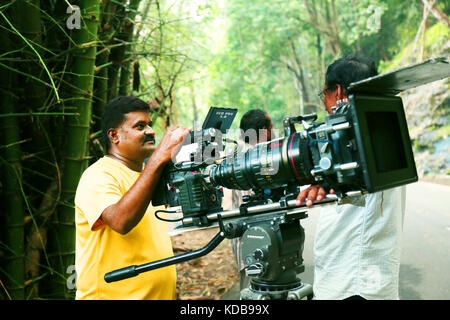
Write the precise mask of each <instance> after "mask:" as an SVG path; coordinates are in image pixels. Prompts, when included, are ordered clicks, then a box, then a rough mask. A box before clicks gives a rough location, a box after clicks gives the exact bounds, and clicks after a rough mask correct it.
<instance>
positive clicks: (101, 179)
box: [75, 97, 190, 300]
mask: <svg viewBox="0 0 450 320" xmlns="http://www.w3.org/2000/svg"><path fill="white" fill-rule="evenodd" d="M149 111H150V110H149V107H148V105H147V104H146V103H145V102H144V101H142V100H140V99H138V98H134V97H117V98H115V99H113V100H112V101H110V102H109V103H108V105H107V106H106V108H105V111H104V113H103V116H102V131H103V137H104V140H105V144H106V147H107V148H106V150H107V155H106V156H104V157H103V158H101V159H99V160H98V161H97V162H95V163H94V164H92V165H91V166H90V167H89V168H87V169H86V171H85V172H84V173H83V175H82V177H81V179H80V182H79V185H78V188H77V192H76V195H75V223H76V251H75V252H76V253H75V268H76V272H77V293H76V299H133V300H134V299H161V300H168V299H174V297H175V284H176V269H175V266H169V267H165V268H161V269H157V270H153V271H150V272H147V273H144V274H141V275H139V276H137V277H134V278H130V279H125V280H122V281H118V282H113V283H106V282H105V280H104V275H105V273H107V272H109V271H112V270H115V269H119V268H123V267H126V266H129V265H134V264H136V265H139V264H143V263H147V262H150V261H155V260H159V259H164V258H167V257H169V256H172V255H173V251H172V244H171V240H170V237H169V235H168V234H167V224H166V223H164V222H162V221H160V220H158V219H156V217H155V216H154V214H153V213H154V210H155V208H153V207H152V206H151V205H150V201H151V200H152V195H153V191H154V189H155V186H156V184H157V182H158V180H159V178H160V176H161V173H162V170H163V168H164V165H165V164H166V163H167V162H168V161H170V159H171V158H172V157H173V156H174V155H175V154H176V152H177V151H178V149H179V147H180V145H181V143H182V141H183V138H184V136H185V135H187V134H188V133H189V131H190V130H189V129H185V128H182V127H178V126H177V127H175V128H172V129H170V130H168V132H167V133H166V135H165V136H164V137H163V139H162V141H161V143H160V144H159V145H158V147H157V148H156V150H155V151H154V152H153V154H152V155H151V157H150V159H149V160H148V162H147V164H146V165H145V166H144V160H145V159H146V158H148V157H149V156H150V154H151V151H152V149H153V148H154V144H155V138H154V136H155V132H154V131H153V129H152V128H151V126H152V121H151V119H150V116H149Z"/></svg>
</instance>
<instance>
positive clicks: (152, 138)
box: [142, 135, 155, 144]
mask: <svg viewBox="0 0 450 320" xmlns="http://www.w3.org/2000/svg"><path fill="white" fill-rule="evenodd" d="M148 141H151V142H153V143H155V136H153V135H151V136H145V137H144V138H143V139H142V143H143V144H144V143H146V142H148Z"/></svg>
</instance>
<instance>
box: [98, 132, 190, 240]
mask: <svg viewBox="0 0 450 320" xmlns="http://www.w3.org/2000/svg"><path fill="white" fill-rule="evenodd" d="M189 132H190V129H185V128H182V127H175V128H172V129H170V130H169V131H168V132H167V134H166V135H165V136H164V137H163V139H162V141H161V143H160V144H159V145H158V147H157V148H156V150H155V152H154V153H153V154H152V156H151V157H150V159H149V160H148V162H147V164H146V165H145V168H144V170H143V171H142V173H141V175H140V177H139V178H138V179H137V180H136V182H135V183H134V184H133V186H132V187H131V188H130V189H129V190H128V191H127V192H126V193H125V194H124V196H123V197H122V198H121V199H120V200H119V201H118V202H117V203H116V204H113V205H110V206H109V207H107V208H106V209H105V210H103V212H102V214H101V217H100V218H101V219H102V220H103V222H104V223H106V224H107V225H108V226H109V227H111V228H112V229H113V230H115V231H117V232H119V233H120V234H127V233H128V232H130V231H131V230H132V229H133V228H134V227H135V226H136V225H137V224H138V223H139V221H140V220H141V219H142V217H143V216H144V214H145V212H146V210H147V207H148V205H149V203H150V201H151V200H152V196H153V192H154V190H155V187H156V185H157V183H158V181H159V178H160V177H161V174H162V172H163V169H164V166H165V165H166V163H167V162H169V161H170V159H171V157H172V155H175V154H176V152H178V150H179V148H180V146H181V143H182V141H183V138H184V137H185V136H186V134H188V133H189Z"/></svg>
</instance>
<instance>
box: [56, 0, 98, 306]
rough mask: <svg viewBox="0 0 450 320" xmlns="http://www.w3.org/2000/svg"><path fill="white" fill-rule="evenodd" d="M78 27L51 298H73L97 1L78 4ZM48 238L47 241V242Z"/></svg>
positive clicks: (91, 83) (57, 221)
mask: <svg viewBox="0 0 450 320" xmlns="http://www.w3.org/2000/svg"><path fill="white" fill-rule="evenodd" d="M80 8H81V15H82V19H81V20H82V26H81V29H80V30H76V31H75V32H74V33H73V35H74V40H75V42H76V43H77V46H78V49H77V50H75V52H74V59H73V67H72V69H71V70H70V71H71V72H72V73H73V74H75V76H74V77H73V80H72V85H73V88H74V90H73V92H72V96H73V97H74V100H73V101H74V103H73V111H74V112H75V113H78V114H79V116H76V117H70V118H69V119H68V121H67V129H68V131H67V138H66V147H65V156H64V171H63V178H62V195H61V200H62V202H63V203H65V205H64V206H61V207H60V208H59V210H58V211H57V212H56V213H55V214H54V215H53V217H54V219H53V222H54V223H55V225H54V226H53V227H52V230H51V232H50V234H49V246H50V245H51V246H52V249H53V250H52V255H53V259H52V260H53V262H52V267H53V268H54V269H55V271H56V272H54V276H53V278H52V280H53V281H52V284H53V285H52V287H53V290H52V291H53V293H54V295H53V296H52V298H73V292H71V291H70V290H69V288H68V286H67V283H66V277H67V276H70V275H68V274H67V272H68V268H69V267H71V266H73V265H74V257H75V255H74V252H75V221H74V220H75V219H74V217H75V216H74V204H73V201H74V196H75V191H76V188H77V185H78V181H79V179H80V176H81V174H82V172H83V171H84V170H85V169H86V167H87V165H88V161H87V157H86V154H87V147H86V146H87V141H88V138H89V129H90V122H91V116H92V90H93V80H94V77H93V75H94V63H95V56H96V44H95V43H93V42H95V41H96V40H97V30H98V25H99V16H100V12H99V1H98V0H83V1H81V3H80ZM50 236H51V238H50Z"/></svg>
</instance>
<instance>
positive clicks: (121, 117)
mask: <svg viewBox="0 0 450 320" xmlns="http://www.w3.org/2000/svg"><path fill="white" fill-rule="evenodd" d="M133 111H146V112H148V113H149V112H150V107H149V105H148V104H147V103H146V102H144V101H142V100H141V99H139V98H136V97H125V96H119V97H116V98H114V99H112V100H111V101H110V102H108V104H107V105H106V107H105V110H104V111H103V114H102V135H103V141H104V143H105V147H106V152H108V150H109V148H110V147H111V142H110V141H109V137H108V130H109V129H111V128H113V129H117V128H118V127H119V126H120V125H121V124H122V123H123V122H124V121H125V115H126V114H127V113H130V112H133Z"/></svg>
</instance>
